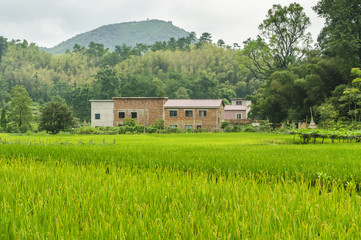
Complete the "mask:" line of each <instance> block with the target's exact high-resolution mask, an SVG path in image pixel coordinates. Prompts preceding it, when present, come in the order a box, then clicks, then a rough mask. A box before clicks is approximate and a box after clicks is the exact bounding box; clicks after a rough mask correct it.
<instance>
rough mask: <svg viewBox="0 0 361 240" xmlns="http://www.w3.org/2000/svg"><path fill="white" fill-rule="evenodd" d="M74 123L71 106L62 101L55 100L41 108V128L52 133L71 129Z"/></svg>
mask: <svg viewBox="0 0 361 240" xmlns="http://www.w3.org/2000/svg"><path fill="white" fill-rule="evenodd" d="M73 123H74V118H73V114H72V111H71V110H70V108H69V107H68V106H67V105H66V104H65V103H63V102H62V101H58V100H53V101H51V102H50V103H48V104H46V105H45V107H44V108H43V109H42V110H41V115H40V124H39V129H41V130H42V129H43V130H46V132H50V133H52V134H57V133H59V132H60V131H66V130H69V129H70V128H71V127H72V125H73Z"/></svg>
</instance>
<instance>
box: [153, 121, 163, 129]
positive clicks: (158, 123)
mask: <svg viewBox="0 0 361 240" xmlns="http://www.w3.org/2000/svg"><path fill="white" fill-rule="evenodd" d="M152 127H153V128H156V129H164V120H163V119H161V118H158V119H157V120H155V122H154V123H153V125H152Z"/></svg>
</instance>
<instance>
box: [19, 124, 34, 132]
mask: <svg viewBox="0 0 361 240" xmlns="http://www.w3.org/2000/svg"><path fill="white" fill-rule="evenodd" d="M29 130H31V129H30V126H29V125H27V124H23V125H21V127H20V132H21V133H26V132H27V131H29Z"/></svg>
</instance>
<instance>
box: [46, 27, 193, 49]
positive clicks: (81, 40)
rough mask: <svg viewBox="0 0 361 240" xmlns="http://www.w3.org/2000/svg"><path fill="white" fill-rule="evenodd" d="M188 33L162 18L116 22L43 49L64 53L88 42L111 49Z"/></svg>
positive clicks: (151, 42)
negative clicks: (76, 45)
mask: <svg viewBox="0 0 361 240" xmlns="http://www.w3.org/2000/svg"><path fill="white" fill-rule="evenodd" d="M188 34H189V32H187V31H185V30H183V29H181V28H179V27H176V26H174V25H173V24H172V22H166V21H162V20H147V21H140V22H127V23H117V24H110V25H105V26H102V27H99V28H97V29H94V30H92V31H89V32H85V33H81V34H78V35H76V36H75V37H72V38H70V39H68V40H66V41H64V42H62V43H60V44H58V45H57V46H55V47H53V48H44V50H45V51H48V52H50V53H55V54H58V53H64V52H65V51H66V50H67V49H69V50H72V49H73V47H74V45H75V44H79V45H81V46H88V45H89V43H90V42H95V43H101V44H104V46H105V47H106V48H109V49H111V50H113V49H114V47H115V46H116V45H122V44H126V45H128V46H135V45H136V44H137V43H143V44H154V43H155V42H156V41H167V40H169V38H171V37H174V38H175V39H177V38H180V37H184V36H187V35H188Z"/></svg>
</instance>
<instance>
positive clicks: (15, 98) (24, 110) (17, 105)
mask: <svg viewBox="0 0 361 240" xmlns="http://www.w3.org/2000/svg"><path fill="white" fill-rule="evenodd" d="M32 103H33V101H32V100H31V98H30V96H29V93H28V92H27V91H26V89H25V88H24V87H23V86H20V85H17V86H15V87H13V88H12V92H11V105H10V108H11V113H10V115H11V119H12V120H13V121H14V122H16V123H17V125H18V126H19V127H21V126H22V125H29V123H30V121H31V119H32V117H33V115H32V113H31V108H30V106H31V104H32Z"/></svg>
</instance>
